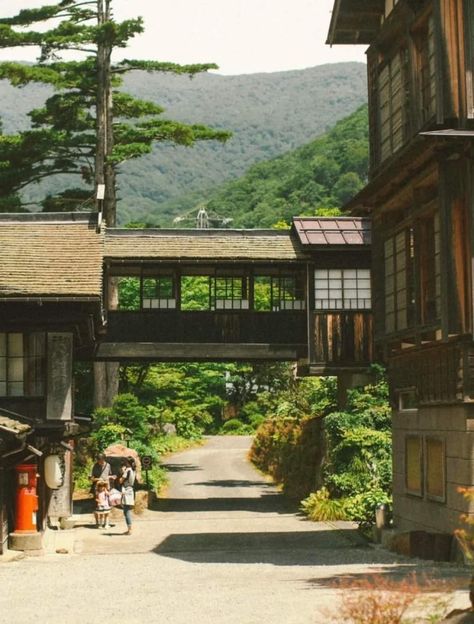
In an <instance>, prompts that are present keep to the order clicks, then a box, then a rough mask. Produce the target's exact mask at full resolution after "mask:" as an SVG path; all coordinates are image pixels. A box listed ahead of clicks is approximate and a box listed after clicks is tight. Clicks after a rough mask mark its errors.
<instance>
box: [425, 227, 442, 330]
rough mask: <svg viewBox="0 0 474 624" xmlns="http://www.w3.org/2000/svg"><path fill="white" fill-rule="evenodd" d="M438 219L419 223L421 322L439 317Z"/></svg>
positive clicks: (432, 320) (439, 266)
mask: <svg viewBox="0 0 474 624" xmlns="http://www.w3.org/2000/svg"><path fill="white" fill-rule="evenodd" d="M439 234H440V232H439V217H438V215H436V216H431V217H429V218H426V219H423V220H422V221H421V222H420V295H421V296H420V300H421V301H420V303H421V311H420V312H421V322H422V323H423V324H424V325H427V324H429V323H433V322H434V321H436V320H438V319H439V318H440V316H441V260H440V244H439Z"/></svg>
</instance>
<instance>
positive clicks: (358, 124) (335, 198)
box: [150, 105, 369, 228]
mask: <svg viewBox="0 0 474 624" xmlns="http://www.w3.org/2000/svg"><path fill="white" fill-rule="evenodd" d="M368 135H369V128H368V112H367V105H363V106H361V107H360V108H359V109H358V110H357V111H355V112H354V113H352V114H351V115H349V116H348V117H346V118H345V119H343V120H341V121H339V122H337V124H336V125H335V126H334V128H332V129H331V130H330V131H329V132H327V133H325V134H324V135H323V136H321V137H319V138H317V139H315V140H313V141H311V142H310V143H308V144H307V145H304V146H302V147H299V148H297V149H296V150H292V151H290V152H288V153H286V154H284V155H282V156H278V157H276V158H273V159H271V160H268V161H264V162H260V163H257V164H255V165H252V167H250V169H249V170H248V171H247V172H246V173H245V175H244V176H242V177H241V178H239V179H237V180H232V181H230V182H226V183H224V184H223V185H221V186H220V187H218V188H216V189H214V190H212V191H210V192H209V193H205V192H204V193H193V194H191V195H188V196H185V197H182V198H180V200H179V201H180V202H181V206H180V207H181V208H183V209H185V208H187V209H190V208H192V207H194V206H197V205H205V206H206V208H207V209H208V211H209V213H210V214H213V213H214V214H215V213H217V214H218V215H219V216H222V217H229V218H231V219H232V221H231V226H232V227H237V228H259V227H272V226H273V225H275V224H276V223H278V222H281V221H285V222H286V223H289V222H290V221H291V218H292V217H293V216H295V215H301V214H306V215H314V214H315V210H316V209H318V212H319V213H320V214H321V213H322V214H327V213H328V212H329V213H330V212H331V211H333V210H334V209H335V208H341V206H343V205H344V204H345V203H346V202H347V201H348V200H349V199H351V197H353V196H354V195H355V194H356V193H357V192H358V191H359V190H360V189H361V188H362V187H363V186H364V184H365V182H366V180H367V173H368V160H369V158H368V156H369V136H368ZM175 203H176V202H175ZM163 208H167V204H166V203H165V204H164V205H161V206H160V213H162V211H163ZM321 209H323V211H322V210H321ZM170 212H173V207H171V208H170ZM155 216H156V217H158V216H159V215H158V214H156V215H155ZM150 217H151V221H152V222H153V215H150Z"/></svg>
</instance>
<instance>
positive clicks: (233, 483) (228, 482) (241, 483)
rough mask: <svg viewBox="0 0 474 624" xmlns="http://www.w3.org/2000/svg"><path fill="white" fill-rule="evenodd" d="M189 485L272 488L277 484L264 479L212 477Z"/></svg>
mask: <svg viewBox="0 0 474 624" xmlns="http://www.w3.org/2000/svg"><path fill="white" fill-rule="evenodd" d="M187 485H203V486H206V487H223V488H245V487H260V488H262V489H265V488H272V489H274V488H275V486H274V485H273V484H269V483H262V481H249V480H248V479H220V480H219V479H212V480H210V481H200V482H199V483H194V482H193V483H189V484H187Z"/></svg>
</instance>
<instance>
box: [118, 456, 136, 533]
mask: <svg viewBox="0 0 474 624" xmlns="http://www.w3.org/2000/svg"><path fill="white" fill-rule="evenodd" d="M135 478H136V464H135V460H134V459H133V457H127V458H126V459H123V460H122V467H121V474H120V477H119V482H120V483H121V485H122V508H123V515H124V516H125V522H126V524H127V531H126V532H125V535H131V534H132V509H133V507H134V505H135V493H134V491H133V486H134V484H135Z"/></svg>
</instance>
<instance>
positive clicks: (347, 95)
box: [0, 63, 366, 225]
mask: <svg viewBox="0 0 474 624" xmlns="http://www.w3.org/2000/svg"><path fill="white" fill-rule="evenodd" d="M0 89H1V96H2V99H1V105H0V117H1V118H2V121H3V124H4V130H5V131H6V132H12V131H15V130H17V129H22V128H25V127H27V122H28V118H27V116H26V113H27V111H29V110H31V109H32V108H34V107H36V106H39V105H41V103H42V102H43V101H44V99H45V98H46V97H47V96H48V94H49V93H50V91H49V89H48V88H46V87H44V86H41V85H29V86H27V87H25V88H22V89H16V88H13V87H11V86H10V85H9V84H8V83H5V82H2V83H0ZM124 90H126V91H128V92H130V93H132V94H133V95H136V96H138V97H142V98H145V99H149V100H152V101H154V102H157V103H159V104H160V105H162V106H163V107H164V108H165V109H166V112H165V113H164V116H165V117H169V118H172V119H177V120H179V121H185V122H192V123H205V124H208V125H211V126H213V127H218V128H226V129H228V130H232V131H233V133H234V135H233V138H232V139H231V140H230V141H228V143H227V144H225V145H220V144H213V143H206V144H201V145H196V146H195V147H194V148H184V147H174V146H172V145H166V144H160V145H157V146H156V148H155V149H154V151H153V153H152V154H150V155H148V156H145V157H143V158H141V159H139V160H136V161H131V162H128V163H126V164H124V165H122V167H121V172H120V176H119V196H120V198H121V201H120V204H119V220H120V221H121V222H125V221H129V220H132V219H133V220H147V219H148V218H149V215H150V214H153V216H154V218H155V219H156V220H157V221H158V222H159V223H161V224H163V225H165V224H169V223H170V218H171V216H172V215H173V214H176V211H179V210H180V208H181V203H180V201H179V199H178V198H180V197H181V196H183V195H184V194H186V195H188V194H189V193H190V192H194V191H202V190H204V189H210V188H213V187H215V186H216V185H218V184H220V183H222V182H223V181H225V180H229V179H235V178H237V177H239V176H240V175H242V174H243V173H244V172H245V171H246V170H247V169H248V168H249V167H250V166H251V165H252V164H254V163H256V162H259V161H263V160H268V159H269V158H273V157H274V156H277V155H279V154H282V153H284V152H287V151H288V150H292V149H294V148H296V147H298V146H300V145H303V144H304V143H306V142H308V141H309V140H311V139H312V138H314V137H316V136H318V135H321V134H322V133H323V132H325V131H326V130H328V129H329V128H330V127H332V126H333V125H334V124H335V122H336V121H338V120H339V119H341V118H342V117H344V116H346V115H347V114H349V113H351V112H352V111H354V110H355V109H356V108H357V107H359V106H360V105H361V104H362V103H363V102H365V100H366V67H365V65H363V64H362V63H337V64H330V65H321V66H318V67H312V68H309V69H304V70H297V71H287V72H277V73H269V74H249V75H242V76H221V75H218V74H202V75H198V76H195V77H194V78H193V79H189V78H187V77H184V76H174V75H169V74H148V73H146V72H135V73H132V74H130V75H128V76H127V78H126V80H125V84H124ZM64 184H65V181H64V180H60V179H59V180H58V179H56V180H48V181H47V182H45V183H43V184H41V185H39V186H33V187H29V189H28V192H27V198H28V199H29V200H30V201H33V202H34V201H39V200H41V199H42V197H43V195H44V194H45V192H52V191H56V190H61V188H64Z"/></svg>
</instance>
